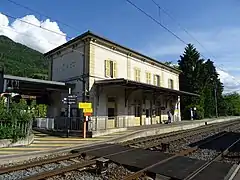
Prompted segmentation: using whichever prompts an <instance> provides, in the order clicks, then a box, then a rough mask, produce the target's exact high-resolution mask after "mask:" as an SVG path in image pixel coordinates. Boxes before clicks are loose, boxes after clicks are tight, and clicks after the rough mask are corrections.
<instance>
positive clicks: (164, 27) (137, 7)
mask: <svg viewBox="0 0 240 180" xmlns="http://www.w3.org/2000/svg"><path fill="white" fill-rule="evenodd" d="M126 1H127V2H128V3H129V4H131V5H132V6H134V7H135V8H136V9H137V10H139V11H140V12H142V13H143V14H145V15H146V16H148V17H149V18H150V19H151V20H153V21H154V22H155V23H157V24H158V25H160V26H161V27H162V28H163V29H165V30H167V31H168V32H169V33H170V34H172V35H173V36H175V37H176V38H177V39H178V40H179V41H181V42H182V43H184V44H185V45H187V44H188V43H186V42H185V41H184V40H183V39H182V38H181V37H179V36H178V35H176V33H174V32H172V31H171V30H170V29H169V28H167V27H166V26H164V25H163V24H162V23H161V22H159V21H158V20H157V19H155V18H154V17H153V16H151V15H150V14H148V13H147V12H146V11H144V10H143V9H141V8H140V7H139V6H137V5H136V4H135V3H133V2H132V1H130V0H126ZM151 1H152V2H154V4H155V5H157V6H158V8H159V9H161V10H163V12H165V13H166V12H167V11H166V10H164V9H163V8H161V6H160V5H158V4H157V3H156V1H154V0H151ZM168 15H170V14H169V13H168ZM170 16H171V15H170ZM171 17H172V16H171ZM172 19H174V18H173V17H172ZM178 24H179V26H180V23H178ZM181 27H182V26H181ZM182 28H183V27H182ZM184 31H185V32H186V33H187V34H188V35H189V36H190V37H192V38H193V39H194V40H195V41H196V42H198V44H199V45H200V46H201V47H203V48H204V49H205V50H206V48H205V47H204V46H203V45H202V44H201V43H200V42H199V41H198V40H197V39H196V38H194V37H193V36H192V35H191V34H190V33H189V32H188V31H187V30H186V29H185V28H184ZM206 51H207V50H206ZM201 56H202V57H203V58H205V59H209V58H207V57H205V56H204V55H202V54H201ZM217 68H218V69H220V70H221V71H223V72H225V73H227V74H229V75H230V73H229V72H227V71H225V70H224V69H222V68H221V67H218V66H217ZM230 76H231V75H230ZM231 77H232V78H233V79H235V81H237V82H238V83H239V84H240V82H239V80H238V79H236V78H235V77H234V76H231Z"/></svg>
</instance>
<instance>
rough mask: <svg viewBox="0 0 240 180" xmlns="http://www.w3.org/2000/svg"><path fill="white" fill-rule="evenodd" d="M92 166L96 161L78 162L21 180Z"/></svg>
mask: <svg viewBox="0 0 240 180" xmlns="http://www.w3.org/2000/svg"><path fill="white" fill-rule="evenodd" d="M133 150H134V149H127V150H123V151H120V152H116V153H112V154H108V155H105V156H103V158H109V157H111V156H114V155H116V154H122V153H125V152H129V151H133ZM94 164H96V159H92V160H90V161H87V162H86V161H85V162H80V163H77V164H73V165H69V166H66V167H61V168H56V169H54V170H50V171H45V172H41V173H37V174H34V175H32V176H28V177H25V178H23V179H22V180H40V179H46V178H49V177H53V176H56V175H60V174H64V173H66V172H69V171H74V170H78V169H82V168H85V167H87V166H91V165H94Z"/></svg>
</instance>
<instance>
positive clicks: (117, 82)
mask: <svg viewBox="0 0 240 180" xmlns="http://www.w3.org/2000/svg"><path fill="white" fill-rule="evenodd" d="M95 84H96V85H100V86H122V87H126V88H138V89H143V90H149V91H154V92H159V93H166V94H169V95H170V94H174V95H179V96H182V95H188V96H198V97H199V96H200V95H198V94H195V93H190V92H185V91H179V90H174V89H169V88H164V87H158V86H154V85H151V84H146V83H141V82H136V81H132V80H127V79H124V78H120V79H106V80H98V81H95Z"/></svg>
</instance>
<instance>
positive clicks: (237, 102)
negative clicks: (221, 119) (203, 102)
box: [223, 92, 240, 116]
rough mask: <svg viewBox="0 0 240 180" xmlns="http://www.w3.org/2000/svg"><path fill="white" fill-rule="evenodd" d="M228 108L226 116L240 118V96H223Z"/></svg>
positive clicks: (234, 94)
mask: <svg viewBox="0 0 240 180" xmlns="http://www.w3.org/2000/svg"><path fill="white" fill-rule="evenodd" d="M223 99H224V104H225V107H227V108H226V115H229V116H239V115H240V95H239V94H238V93H236V92H234V93H230V94H226V95H224V96H223Z"/></svg>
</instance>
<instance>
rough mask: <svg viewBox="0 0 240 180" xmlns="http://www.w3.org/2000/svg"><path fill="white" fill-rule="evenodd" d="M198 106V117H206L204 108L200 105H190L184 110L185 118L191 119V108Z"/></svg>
mask: <svg viewBox="0 0 240 180" xmlns="http://www.w3.org/2000/svg"><path fill="white" fill-rule="evenodd" d="M193 107H196V109H197V110H196V119H203V118H204V109H203V107H202V106H200V105H193V104H191V105H188V106H186V107H185V108H184V110H183V114H182V116H183V118H184V120H190V119H191V113H190V108H193Z"/></svg>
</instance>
